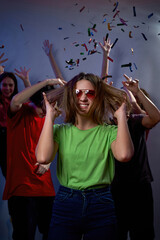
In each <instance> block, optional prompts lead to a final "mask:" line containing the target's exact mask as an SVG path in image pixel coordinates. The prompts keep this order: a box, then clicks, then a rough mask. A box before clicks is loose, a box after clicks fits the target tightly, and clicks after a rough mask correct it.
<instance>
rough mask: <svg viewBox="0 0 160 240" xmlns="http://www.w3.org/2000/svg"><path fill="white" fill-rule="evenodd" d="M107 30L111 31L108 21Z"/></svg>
mask: <svg viewBox="0 0 160 240" xmlns="http://www.w3.org/2000/svg"><path fill="white" fill-rule="evenodd" d="M108 30H109V31H112V29H111V26H110V23H108Z"/></svg>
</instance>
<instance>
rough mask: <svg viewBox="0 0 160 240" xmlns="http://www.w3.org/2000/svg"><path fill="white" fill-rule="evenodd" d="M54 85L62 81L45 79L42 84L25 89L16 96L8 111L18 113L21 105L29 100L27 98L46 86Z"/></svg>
mask: <svg viewBox="0 0 160 240" xmlns="http://www.w3.org/2000/svg"><path fill="white" fill-rule="evenodd" d="M55 84H60V85H61V84H62V81H59V79H46V80H44V81H42V82H39V83H36V84H34V85H33V86H31V87H28V88H25V89H24V90H23V91H21V92H19V93H18V94H16V95H15V96H14V97H13V98H12V100H11V104H10V109H11V111H12V112H16V111H18V110H19V109H20V108H21V106H22V104H23V103H25V102H26V101H28V100H29V98H30V97H31V96H32V95H33V94H34V93H36V92H37V91H38V90H40V89H41V88H43V87H45V86H46V85H55Z"/></svg>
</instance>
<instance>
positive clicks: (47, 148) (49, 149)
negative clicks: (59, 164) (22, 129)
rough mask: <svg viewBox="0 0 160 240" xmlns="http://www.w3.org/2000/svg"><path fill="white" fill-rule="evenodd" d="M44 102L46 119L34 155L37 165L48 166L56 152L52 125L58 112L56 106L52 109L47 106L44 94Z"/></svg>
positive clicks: (49, 105) (56, 147) (56, 145)
mask: <svg viewBox="0 0 160 240" xmlns="http://www.w3.org/2000/svg"><path fill="white" fill-rule="evenodd" d="M44 100H45V104H46V118H45V122H44V125H43V129H42V132H41V135H40V137H39V141H38V144H37V147H36V151H35V154H36V158H37V162H38V163H43V164H48V163H49V162H51V161H52V160H53V159H54V157H55V155H56V152H57V151H58V144H57V143H56V142H55V141H54V138H53V123H54V120H55V119H56V117H58V116H59V114H60V111H59V109H58V108H57V107H56V106H54V107H53V106H51V104H49V102H48V101H47V98H46V95H45V94H44Z"/></svg>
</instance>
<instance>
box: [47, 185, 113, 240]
mask: <svg viewBox="0 0 160 240" xmlns="http://www.w3.org/2000/svg"><path fill="white" fill-rule="evenodd" d="M116 226H117V224H116V216H115V207H114V202H113V199H112V195H111V192H110V187H106V188H99V189H91V190H83V191H80V190H74V189H70V188H66V187H63V186H60V188H59V191H58V193H57V195H56V197H55V202H54V205H53V210H52V219H51V223H50V229H49V234H48V240H81V239H83V240H97V239H100V240H115V239H116Z"/></svg>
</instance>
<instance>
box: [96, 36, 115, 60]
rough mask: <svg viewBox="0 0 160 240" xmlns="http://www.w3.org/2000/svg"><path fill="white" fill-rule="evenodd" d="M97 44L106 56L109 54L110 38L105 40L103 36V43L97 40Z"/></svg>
mask: <svg viewBox="0 0 160 240" xmlns="http://www.w3.org/2000/svg"><path fill="white" fill-rule="evenodd" d="M99 45H100V46H101V48H102V50H103V53H104V54H105V55H106V56H109V54H110V51H111V47H112V43H111V40H110V39H107V41H106V40H105V38H103V44H102V43H101V42H99Z"/></svg>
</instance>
